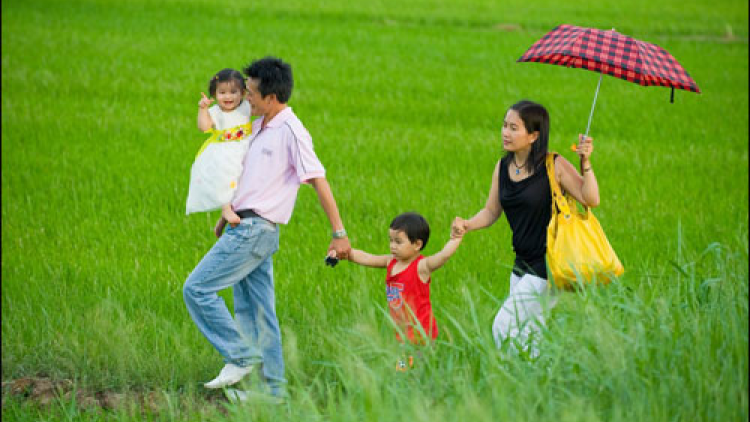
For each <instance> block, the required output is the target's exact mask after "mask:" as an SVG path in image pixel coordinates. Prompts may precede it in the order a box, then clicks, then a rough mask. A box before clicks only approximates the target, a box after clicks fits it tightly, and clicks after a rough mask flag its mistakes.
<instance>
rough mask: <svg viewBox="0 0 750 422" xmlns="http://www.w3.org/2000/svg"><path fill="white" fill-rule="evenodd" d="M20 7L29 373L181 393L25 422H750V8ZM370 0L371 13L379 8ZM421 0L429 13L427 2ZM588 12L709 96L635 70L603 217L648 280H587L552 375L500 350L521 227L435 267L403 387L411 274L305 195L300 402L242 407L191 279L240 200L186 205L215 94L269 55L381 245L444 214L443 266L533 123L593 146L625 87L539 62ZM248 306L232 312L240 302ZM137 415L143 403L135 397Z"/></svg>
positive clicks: (9, 74)
mask: <svg viewBox="0 0 750 422" xmlns="http://www.w3.org/2000/svg"><path fill="white" fill-rule="evenodd" d="M277 3H278V4H271V5H269V4H267V3H259V2H248V3H247V4H246V3H245V2H240V1H234V0H229V1H224V2H212V1H207V0H183V1H177V0H170V1H163V2H150V1H143V0H133V1H127V2H126V1H122V2H116V1H104V0H89V1H86V0H80V1H79V0H75V1H68V2H61V1H53V0H46V1H45V0H27V1H20V0H7V1H3V2H2V380H3V382H4V386H5V384H6V382H8V383H9V382H11V381H12V380H16V379H18V378H22V377H48V378H51V379H55V380H63V379H67V380H71V381H72V382H73V383H74V385H75V387H76V388H78V389H81V390H88V391H97V392H100V393H101V392H117V393H122V394H125V395H134V394H139V393H145V392H157V394H160V395H161V397H162V398H163V400H162V405H161V406H160V409H159V410H156V411H154V412H152V413H150V414H147V415H143V414H140V413H138V412H134V411H133V410H132V407H133V406H135V405H133V406H131V408H128V407H127V406H126V407H123V408H120V409H116V410H109V411H107V410H103V411H96V410H91V409H89V410H85V409H81V408H79V407H78V406H77V405H76V403H74V402H73V401H72V400H70V399H66V398H60V399H57V400H55V401H53V402H52V403H51V404H48V405H41V404H39V403H36V402H34V401H33V400H28V399H26V398H24V397H23V396H22V395H17V394H16V395H14V394H11V393H10V392H8V391H6V390H7V389H6V388H5V387H4V388H3V410H2V416H3V419H5V418H6V417H7V418H8V420H103V419H117V420H139V419H140V418H148V419H151V420H211V421H213V420H228V421H229V420H238V421H239V420H268V421H271V420H274V421H275V420H290V421H323V420H325V421H353V420H382V421H385V420H389V421H390V420H394V421H395V420H404V421H407V420H408V421H433V422H434V421H443V420H446V421H467V420H471V421H475V422H479V421H499V420H503V421H523V420H529V421H531V420H533V421H628V422H632V421H743V420H747V418H748V375H747V373H748V194H747V191H748V117H747V115H748V77H747V75H748V6H747V4H746V2H744V1H739V0H731V1H729V0H721V1H716V2H707V1H694V0H688V1H676V0H668V1H664V2H657V3H653V2H646V1H642V0H638V1H633V2H617V1H610V0H607V1H592V0H584V1H579V2H554V1H549V0H545V1H540V2H533V3H534V4H533V5H528V4H527V3H529V2H525V1H517V0H510V1H507V2H495V1H489V0H459V1H454V2H432V1H425V0H416V1H411V2H399V1H394V0H381V1H364V0H358V1H342V0H335V1H327V2H316V1H299V0H292V1H285V2H277ZM360 3H361V4H360ZM402 3H406V4H402ZM561 23H570V24H574V25H580V26H592V27H598V28H604V29H606V28H611V27H614V28H616V29H617V30H618V31H619V32H622V33H625V34H628V35H631V36H634V37H636V38H639V39H642V40H645V41H649V42H653V43H656V44H658V45H660V46H662V47H664V48H665V49H667V50H668V51H669V52H670V53H671V54H672V55H673V56H674V57H675V58H676V59H677V60H678V61H679V62H680V63H681V64H682V65H683V66H684V67H685V68H686V69H687V71H688V72H689V73H690V75H691V76H692V77H693V79H695V81H696V82H697V84H698V85H699V86H700V88H701V90H702V91H703V93H702V94H700V95H696V94H693V93H688V92H685V91H677V92H676V95H675V97H676V98H675V103H674V104H670V103H669V90H668V89H666V88H657V87H650V88H644V87H641V86H638V85H634V84H630V83H627V82H625V81H622V80H619V79H614V78H609V77H607V78H605V79H604V81H603V82H602V90H601V92H600V95H599V101H598V103H597V109H596V112H595V115H594V121H593V124H592V128H591V136H592V137H594V139H595V141H596V151H595V152H594V156H593V157H592V161H593V163H594V165H595V167H596V170H597V178H598V181H599V186H600V191H601V198H602V201H601V205H600V207H599V208H597V209H596V210H595V213H596V215H597V216H598V218H599V220H600V221H601V223H602V225H603V226H604V228H605V230H606V232H607V235H608V237H609V240H610V242H611V243H612V245H613V246H614V248H615V250H616V251H617V253H618V255H619V257H620V259H621V261H622V262H623V264H624V266H625V268H626V273H625V275H624V276H623V277H622V278H621V279H620V280H619V282H618V283H615V284H612V285H610V286H608V287H606V288H592V289H587V290H585V291H583V292H581V293H579V294H573V293H566V294H563V295H562V297H561V298H560V302H559V304H558V306H557V307H556V308H555V309H554V310H553V312H552V317H551V319H550V321H549V324H548V330H547V332H546V333H545V338H544V343H543V353H542V356H541V357H540V359H539V360H538V361H536V362H529V361H527V360H524V359H520V358H512V357H509V356H505V355H503V354H501V353H499V352H498V351H497V350H495V347H494V344H493V342H492V339H491V332H490V328H491V324H492V319H493V317H494V315H495V312H496V311H497V309H498V308H499V306H500V303H501V301H502V300H503V298H504V297H505V296H506V295H507V292H508V277H509V273H510V266H511V264H512V262H513V251H512V249H511V245H510V230H509V228H508V225H507V223H506V221H505V218H504V217H503V218H502V219H501V220H499V221H498V223H497V224H495V225H494V226H493V227H491V228H490V229H487V230H484V231H480V232H476V233H471V234H469V235H468V236H467V237H466V239H465V240H464V242H463V244H462V246H461V248H460V249H459V251H458V252H457V254H456V255H455V256H454V258H453V259H452V260H451V261H450V262H449V263H448V264H447V265H446V267H444V269H441V270H440V271H438V272H437V273H435V275H434V276H433V287H432V297H433V305H434V307H435V309H436V317H437V319H438V322H439V324H440V327H441V333H442V334H441V338H440V341H439V342H438V344H437V345H436V346H435V347H434V348H433V349H432V350H430V351H429V352H427V354H426V357H425V359H424V361H423V362H422V364H421V366H420V367H419V368H418V369H417V370H414V371H412V372H410V373H407V374H406V375H404V374H401V373H397V372H396V371H394V363H395V359H396V357H397V355H398V353H399V346H398V343H397V342H396V341H395V340H394V338H393V334H392V329H391V327H390V326H389V325H388V322H387V319H386V318H385V315H386V314H385V312H386V311H387V310H386V308H385V306H386V302H385V298H384V294H383V293H384V292H383V290H384V289H383V281H384V278H385V274H384V271H379V270H372V269H365V268H361V267H357V266H355V265H353V264H350V263H347V262H344V263H342V264H341V265H339V266H338V267H336V268H335V269H330V268H328V267H326V266H324V265H323V256H324V255H325V252H326V248H327V246H328V239H329V235H330V233H329V232H330V227H329V225H328V223H327V221H326V218H325V215H324V213H323V212H322V210H321V208H320V206H319V205H318V202H317V197H316V195H315V192H314V190H313V189H311V188H309V187H303V188H301V189H300V193H299V197H298V200H297V205H296V209H295V213H294V216H293V218H292V221H291V222H290V224H289V225H287V226H285V227H283V229H282V234H281V248H280V250H279V252H278V253H277V254H276V256H275V277H276V293H277V303H276V306H277V310H278V315H279V319H280V323H281V326H282V330H283V336H284V337H283V339H284V356H285V359H286V364H287V371H286V375H287V378H288V379H289V390H290V394H291V398H290V400H289V401H288V403H287V404H286V405H283V406H271V405H267V404H263V403H259V402H252V403H250V404H248V405H243V406H233V405H229V404H226V405H225V404H222V403H221V402H219V401H217V400H214V399H215V398H212V397H211V396H210V395H209V394H208V393H206V392H205V391H204V390H203V388H202V386H201V384H202V382H204V381H206V380H208V379H211V378H212V377H213V376H214V375H215V374H216V373H217V371H218V370H219V369H220V368H221V365H222V362H221V357H220V356H219V355H218V353H217V352H215V351H214V349H213V348H212V347H211V346H210V345H209V344H208V342H207V341H206V340H205V339H204V338H203V336H202V335H201V334H200V333H199V332H198V330H197V329H196V327H195V326H194V324H193V322H192V321H191V320H190V318H189V316H188V314H187V311H186V309H185V306H184V303H183V300H182V284H183V282H184V280H185V279H186V277H187V275H188V274H189V273H190V271H192V269H193V268H194V267H195V265H196V264H197V263H198V261H199V260H200V259H201V257H202V256H203V255H204V254H205V252H206V251H207V250H208V249H209V248H210V247H211V245H212V244H213V242H214V238H213V235H212V227H213V223H214V222H215V220H216V219H217V218H218V213H216V212H214V213H210V214H199V215H190V216H185V215H184V207H185V198H186V196H187V185H188V177H189V172H190V166H191V164H192V159H193V157H194V155H195V152H196V151H197V149H198V147H199V146H200V145H201V143H202V142H203V140H204V136H203V134H201V133H200V132H199V131H198V130H197V129H196V127H195V115H196V108H197V107H196V106H197V103H198V100H199V99H200V92H201V91H205V90H206V85H207V81H208V79H209V78H210V76H211V75H213V74H214V73H215V72H216V71H218V70H219V69H221V68H224V67H234V68H241V67H243V66H244V65H246V64H247V63H248V62H250V61H251V60H252V59H256V58H260V57H262V56H265V55H267V54H271V55H276V56H279V57H282V58H283V59H284V60H286V61H288V62H290V63H291V64H292V66H293V69H294V75H295V88H294V93H293V95H292V99H291V101H290V105H291V106H292V107H293V108H294V111H295V113H297V115H298V116H299V117H300V118H301V119H302V121H303V122H304V123H305V125H306V127H307V128H308V130H309V131H310V133H311V134H312V136H313V140H314V143H315V148H316V151H317V153H318V155H319V157H320V158H321V160H322V161H323V163H324V164H325V166H326V168H327V177H328V180H329V181H330V183H331V185H332V188H333V191H334V195H335V196H336V200H337V202H338V205H339V208H340V211H341V214H342V218H343V219H344V222H345V225H346V228H347V231H348V232H349V233H350V236H351V241H352V244H353V246H354V247H357V248H360V249H364V250H368V251H371V252H376V253H386V252H387V247H388V245H387V226H388V223H389V222H390V220H391V218H392V217H393V216H395V215H396V214H398V213H400V212H403V211H409V210H416V211H419V212H421V213H422V214H423V215H425V217H426V218H427V219H428V221H429V222H430V224H431V227H432V233H433V234H432V238H431V241H430V244H429V245H428V247H427V248H426V251H425V252H426V253H428V254H430V253H434V252H436V251H438V250H439V248H440V247H441V246H442V244H444V242H445V241H446V240H447V239H448V235H449V226H450V222H451V220H452V219H453V217H454V216H456V215H458V216H462V217H469V216H471V215H473V214H474V213H475V212H476V211H478V210H479V209H480V207H481V206H482V205H483V204H484V201H485V199H486V196H487V192H488V189H489V185H490V176H491V174H492V169H493V166H494V164H495V162H496V161H497V159H498V157H499V156H500V155H501V154H502V151H501V149H502V146H501V143H500V140H499V135H500V127H501V121H502V117H503V115H504V113H505V110H506V109H507V107H508V106H510V105H511V104H513V103H514V102H516V101H518V100H520V99H522V98H528V99H532V100H535V101H538V102H541V103H542V104H544V105H545V106H547V108H548V110H549V112H550V115H551V119H552V122H551V123H552V137H551V148H552V149H554V150H557V151H560V152H562V153H563V154H564V155H565V156H567V157H568V159H570V160H573V159H574V156H573V154H572V153H571V152H570V151H569V150H568V146H569V145H570V144H571V143H572V141H573V140H575V138H576V135H577V134H578V133H580V132H583V131H584V130H585V126H586V121H587V118H588V113H589V109H590V106H591V100H592V97H593V93H594V89H595V87H596V82H597V77H598V76H597V75H596V74H594V73H592V72H587V71H583V70H578V69H565V68H563V67H559V66H549V65H542V64H535V63H516V59H518V57H520V56H521V55H522V54H523V53H524V52H525V51H526V49H527V48H528V47H529V46H531V45H532V44H533V43H534V41H536V40H537V39H538V38H540V37H541V36H542V35H543V34H544V33H545V32H547V31H549V30H550V29H552V28H553V27H554V26H556V25H558V24H561ZM224 297H225V298H226V299H227V301H228V302H229V303H230V304H231V295H229V294H225V295H224ZM135 407H137V406H135Z"/></svg>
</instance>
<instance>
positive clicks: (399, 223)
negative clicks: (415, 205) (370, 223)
mask: <svg viewBox="0 0 750 422" xmlns="http://www.w3.org/2000/svg"><path fill="white" fill-rule="evenodd" d="M391 229H392V230H399V231H402V232H404V233H406V237H408V238H409V242H411V243H414V242H416V241H417V240H421V241H422V249H421V250H424V247H425V246H427V241H428V240H429V239H430V225H429V224H427V220H425V219H424V217H422V216H421V215H420V214H418V213H416V212H405V213H403V214H400V215H398V216H396V218H394V219H393V221H391Z"/></svg>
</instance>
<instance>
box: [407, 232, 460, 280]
mask: <svg viewBox="0 0 750 422" xmlns="http://www.w3.org/2000/svg"><path fill="white" fill-rule="evenodd" d="M461 239H462V238H461V237H454V238H451V240H449V241H448V243H446V244H445V246H444V247H443V250H441V251H440V252H438V253H436V254H435V255H430V256H428V257H426V258H425V259H423V260H421V261H420V262H419V266H418V267H417V271H418V272H419V278H420V279H421V280H422V281H424V282H426V281H427V280H429V279H430V274H432V273H433V272H434V271H435V270H437V269H438V268H440V267H442V266H443V265H445V263H446V262H448V259H450V257H451V256H453V254H454V253H456V250H457V249H458V246H459V245H460V244H461Z"/></svg>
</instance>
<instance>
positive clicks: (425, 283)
mask: <svg viewBox="0 0 750 422" xmlns="http://www.w3.org/2000/svg"><path fill="white" fill-rule="evenodd" d="M388 237H389V238H390V246H391V253H390V255H371V254H369V253H367V252H364V251H361V250H358V249H352V251H351V253H350V254H349V258H348V259H349V260H350V261H352V262H354V263H356V264H359V265H364V266H367V267H375V268H387V272H386V278H385V284H386V296H387V299H388V308H389V310H390V313H391V317H392V318H393V321H394V322H395V323H396V326H397V327H398V328H399V331H400V332H402V333H404V334H405V335H406V337H407V338H408V340H409V341H410V342H412V343H414V344H424V343H426V342H428V341H429V340H430V339H431V340H434V339H435V338H437V335H438V327H437V322H436V321H435V317H434V316H433V313H432V304H431V303H430V281H431V277H430V275H431V274H432V272H433V271H435V270H437V269H438V268H440V267H442V266H443V265H444V264H445V263H446V262H447V261H448V259H449V258H450V257H451V256H452V255H453V254H454V253H455V252H456V249H458V246H459V244H460V243H461V235H458V234H454V235H452V236H451V239H450V240H449V241H448V243H446V245H445V247H443V250H441V251H440V252H438V253H436V254H435V255H431V256H428V257H425V256H424V255H422V254H421V252H422V249H424V247H425V246H426V245H427V240H428V239H429V237H430V226H429V225H428V224H427V221H426V220H425V219H424V217H422V216H421V215H419V214H417V213H414V212H407V213H404V214H401V215H399V216H397V217H396V218H394V219H393V221H392V222H391V225H390V229H389V230H388ZM396 337H397V338H398V339H399V341H403V339H402V338H401V335H400V334H399V333H398V332H397V333H396Z"/></svg>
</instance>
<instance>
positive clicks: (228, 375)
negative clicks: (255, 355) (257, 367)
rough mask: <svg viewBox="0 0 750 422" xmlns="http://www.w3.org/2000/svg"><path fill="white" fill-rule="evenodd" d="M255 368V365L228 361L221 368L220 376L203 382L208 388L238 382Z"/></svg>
mask: <svg viewBox="0 0 750 422" xmlns="http://www.w3.org/2000/svg"><path fill="white" fill-rule="evenodd" d="M252 370H253V365H250V366H246V367H242V366H237V365H235V364H233V363H228V364H226V365H224V367H223V368H221V372H219V376H218V377H216V378H214V379H212V380H211V381H209V382H207V383H205V384H203V386H204V387H206V388H222V387H226V386H228V385H232V384H237V383H238V382H239V381H240V380H241V379H242V378H244V377H245V375H247V374H249V373H250V372H252Z"/></svg>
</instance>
